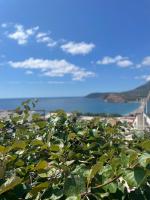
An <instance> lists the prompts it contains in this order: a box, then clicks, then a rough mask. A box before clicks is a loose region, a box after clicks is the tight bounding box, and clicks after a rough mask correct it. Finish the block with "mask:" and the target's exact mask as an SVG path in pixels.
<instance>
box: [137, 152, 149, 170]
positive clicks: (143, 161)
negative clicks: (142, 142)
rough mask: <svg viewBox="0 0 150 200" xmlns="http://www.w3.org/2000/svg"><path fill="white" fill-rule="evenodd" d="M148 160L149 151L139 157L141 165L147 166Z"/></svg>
mask: <svg viewBox="0 0 150 200" xmlns="http://www.w3.org/2000/svg"><path fill="white" fill-rule="evenodd" d="M147 160H150V154H149V153H143V154H142V155H141V156H140V157H139V163H140V165H141V166H143V167H146V166H147V164H148V163H147Z"/></svg>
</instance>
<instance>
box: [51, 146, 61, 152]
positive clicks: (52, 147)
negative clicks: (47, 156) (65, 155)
mask: <svg viewBox="0 0 150 200" xmlns="http://www.w3.org/2000/svg"><path fill="white" fill-rule="evenodd" d="M59 149H60V148H59V145H55V144H53V145H51V146H50V150H51V151H54V152H57V151H59Z"/></svg>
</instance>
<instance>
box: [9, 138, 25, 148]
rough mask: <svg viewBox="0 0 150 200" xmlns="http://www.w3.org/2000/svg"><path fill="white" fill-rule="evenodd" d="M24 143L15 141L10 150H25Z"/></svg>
mask: <svg viewBox="0 0 150 200" xmlns="http://www.w3.org/2000/svg"><path fill="white" fill-rule="evenodd" d="M25 147H26V142H24V141H20V140H18V141H15V143H14V144H13V145H12V149H25Z"/></svg>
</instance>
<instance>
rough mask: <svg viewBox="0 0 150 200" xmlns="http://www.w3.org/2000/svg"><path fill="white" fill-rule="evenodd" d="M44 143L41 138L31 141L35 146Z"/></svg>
mask: <svg viewBox="0 0 150 200" xmlns="http://www.w3.org/2000/svg"><path fill="white" fill-rule="evenodd" d="M43 144H44V143H43V142H42V141H41V140H37V139H35V140H33V141H32V142H31V145H33V146H42V145H43Z"/></svg>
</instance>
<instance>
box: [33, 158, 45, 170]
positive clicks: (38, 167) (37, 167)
mask: <svg viewBox="0 0 150 200" xmlns="http://www.w3.org/2000/svg"><path fill="white" fill-rule="evenodd" d="M47 167H48V163H47V161H45V160H41V161H39V163H38V164H37V165H36V167H35V170H37V171H38V170H44V169H46V168H47Z"/></svg>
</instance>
